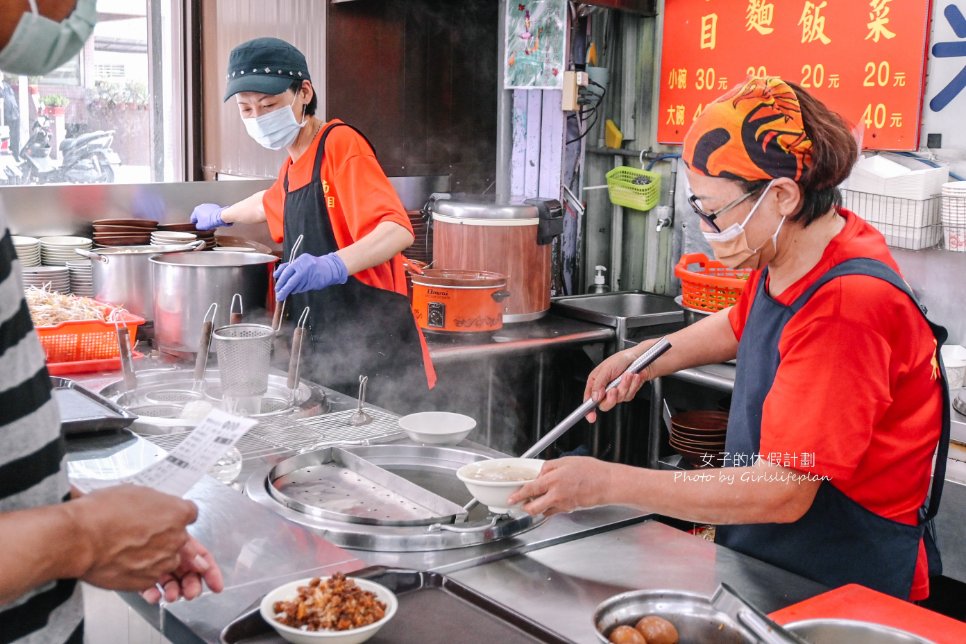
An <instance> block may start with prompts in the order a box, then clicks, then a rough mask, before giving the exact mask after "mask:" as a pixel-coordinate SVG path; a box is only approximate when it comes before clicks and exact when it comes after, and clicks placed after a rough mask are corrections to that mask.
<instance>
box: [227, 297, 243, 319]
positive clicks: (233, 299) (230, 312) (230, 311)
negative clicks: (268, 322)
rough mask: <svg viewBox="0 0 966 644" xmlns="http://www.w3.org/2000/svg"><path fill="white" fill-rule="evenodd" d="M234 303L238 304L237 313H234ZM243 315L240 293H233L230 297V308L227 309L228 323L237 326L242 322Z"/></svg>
mask: <svg viewBox="0 0 966 644" xmlns="http://www.w3.org/2000/svg"><path fill="white" fill-rule="evenodd" d="M235 302H238V312H237V313H236V312H235ZM244 315H245V306H244V304H243V303H242V296H241V293H235V294H234V295H232V296H231V306H230V307H229V309H228V323H229V324H238V323H240V322H241V321H242V317H243V316H244Z"/></svg>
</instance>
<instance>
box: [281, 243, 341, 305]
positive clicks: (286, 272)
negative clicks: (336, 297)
mask: <svg viewBox="0 0 966 644" xmlns="http://www.w3.org/2000/svg"><path fill="white" fill-rule="evenodd" d="M348 280H349V269H348V268H346V265H345V262H343V261H342V258H341V257H339V256H338V255H336V254H335V253H329V254H328V255H323V256H322V257H316V256H315V255H307V254H302V255H299V256H298V257H296V258H295V261H294V262H286V263H284V264H282V265H281V266H279V267H278V268H276V269H275V299H277V300H278V301H279V302H281V301H283V300H284V299H285V298H287V297H288V296H289V295H291V294H292V293H304V292H305V291H321V290H322V289H324V288H326V287H329V286H332V285H333V284H345V283H346V282H347V281H348Z"/></svg>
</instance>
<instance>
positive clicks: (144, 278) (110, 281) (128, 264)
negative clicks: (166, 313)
mask: <svg viewBox="0 0 966 644" xmlns="http://www.w3.org/2000/svg"><path fill="white" fill-rule="evenodd" d="M204 246H205V242H204V241H203V240H198V241H195V242H192V243H190V244H179V245H163V246H161V245H157V246H116V247H112V248H97V249H94V250H83V249H76V252H77V254H78V255H83V256H84V257H86V258H88V259H90V260H91V279H92V280H93V282H94V299H95V300H97V301H98V302H104V303H106V304H114V305H116V306H123V307H124V308H125V309H127V310H128V311H130V312H131V313H133V314H134V315H138V316H141V317H142V318H144V319H145V320H147V321H148V322H150V321H152V320H153V319H154V281H153V279H152V276H151V264H150V263H148V259H149V258H151V257H154V256H155V255H159V254H163V253H178V252H183V251H191V250H200V249H201V248H204Z"/></svg>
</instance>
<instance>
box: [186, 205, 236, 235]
mask: <svg viewBox="0 0 966 644" xmlns="http://www.w3.org/2000/svg"><path fill="white" fill-rule="evenodd" d="M224 209H225V207H224V206H219V205H218V204H216V203H203V204H199V205H197V206H195V209H194V211H193V212H192V213H191V223H193V224H194V225H195V228H197V229H198V230H213V229H215V228H218V227H219V226H231V224H229V223H226V222H225V220H224V219H222V218H221V212H222V211H223V210H224Z"/></svg>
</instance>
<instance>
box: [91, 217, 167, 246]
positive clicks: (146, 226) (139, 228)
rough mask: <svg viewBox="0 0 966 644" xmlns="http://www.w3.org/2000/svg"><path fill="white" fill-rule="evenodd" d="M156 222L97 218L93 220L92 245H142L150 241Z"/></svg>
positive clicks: (156, 225)
mask: <svg viewBox="0 0 966 644" xmlns="http://www.w3.org/2000/svg"><path fill="white" fill-rule="evenodd" d="M157 227H158V222H156V221H151V220H149V219H97V220H95V221H94V235H93V238H94V246H95V247H97V248H105V247H108V246H142V245H144V244H148V243H150V241H151V233H152V232H154V231H155V230H156V229H157Z"/></svg>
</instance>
